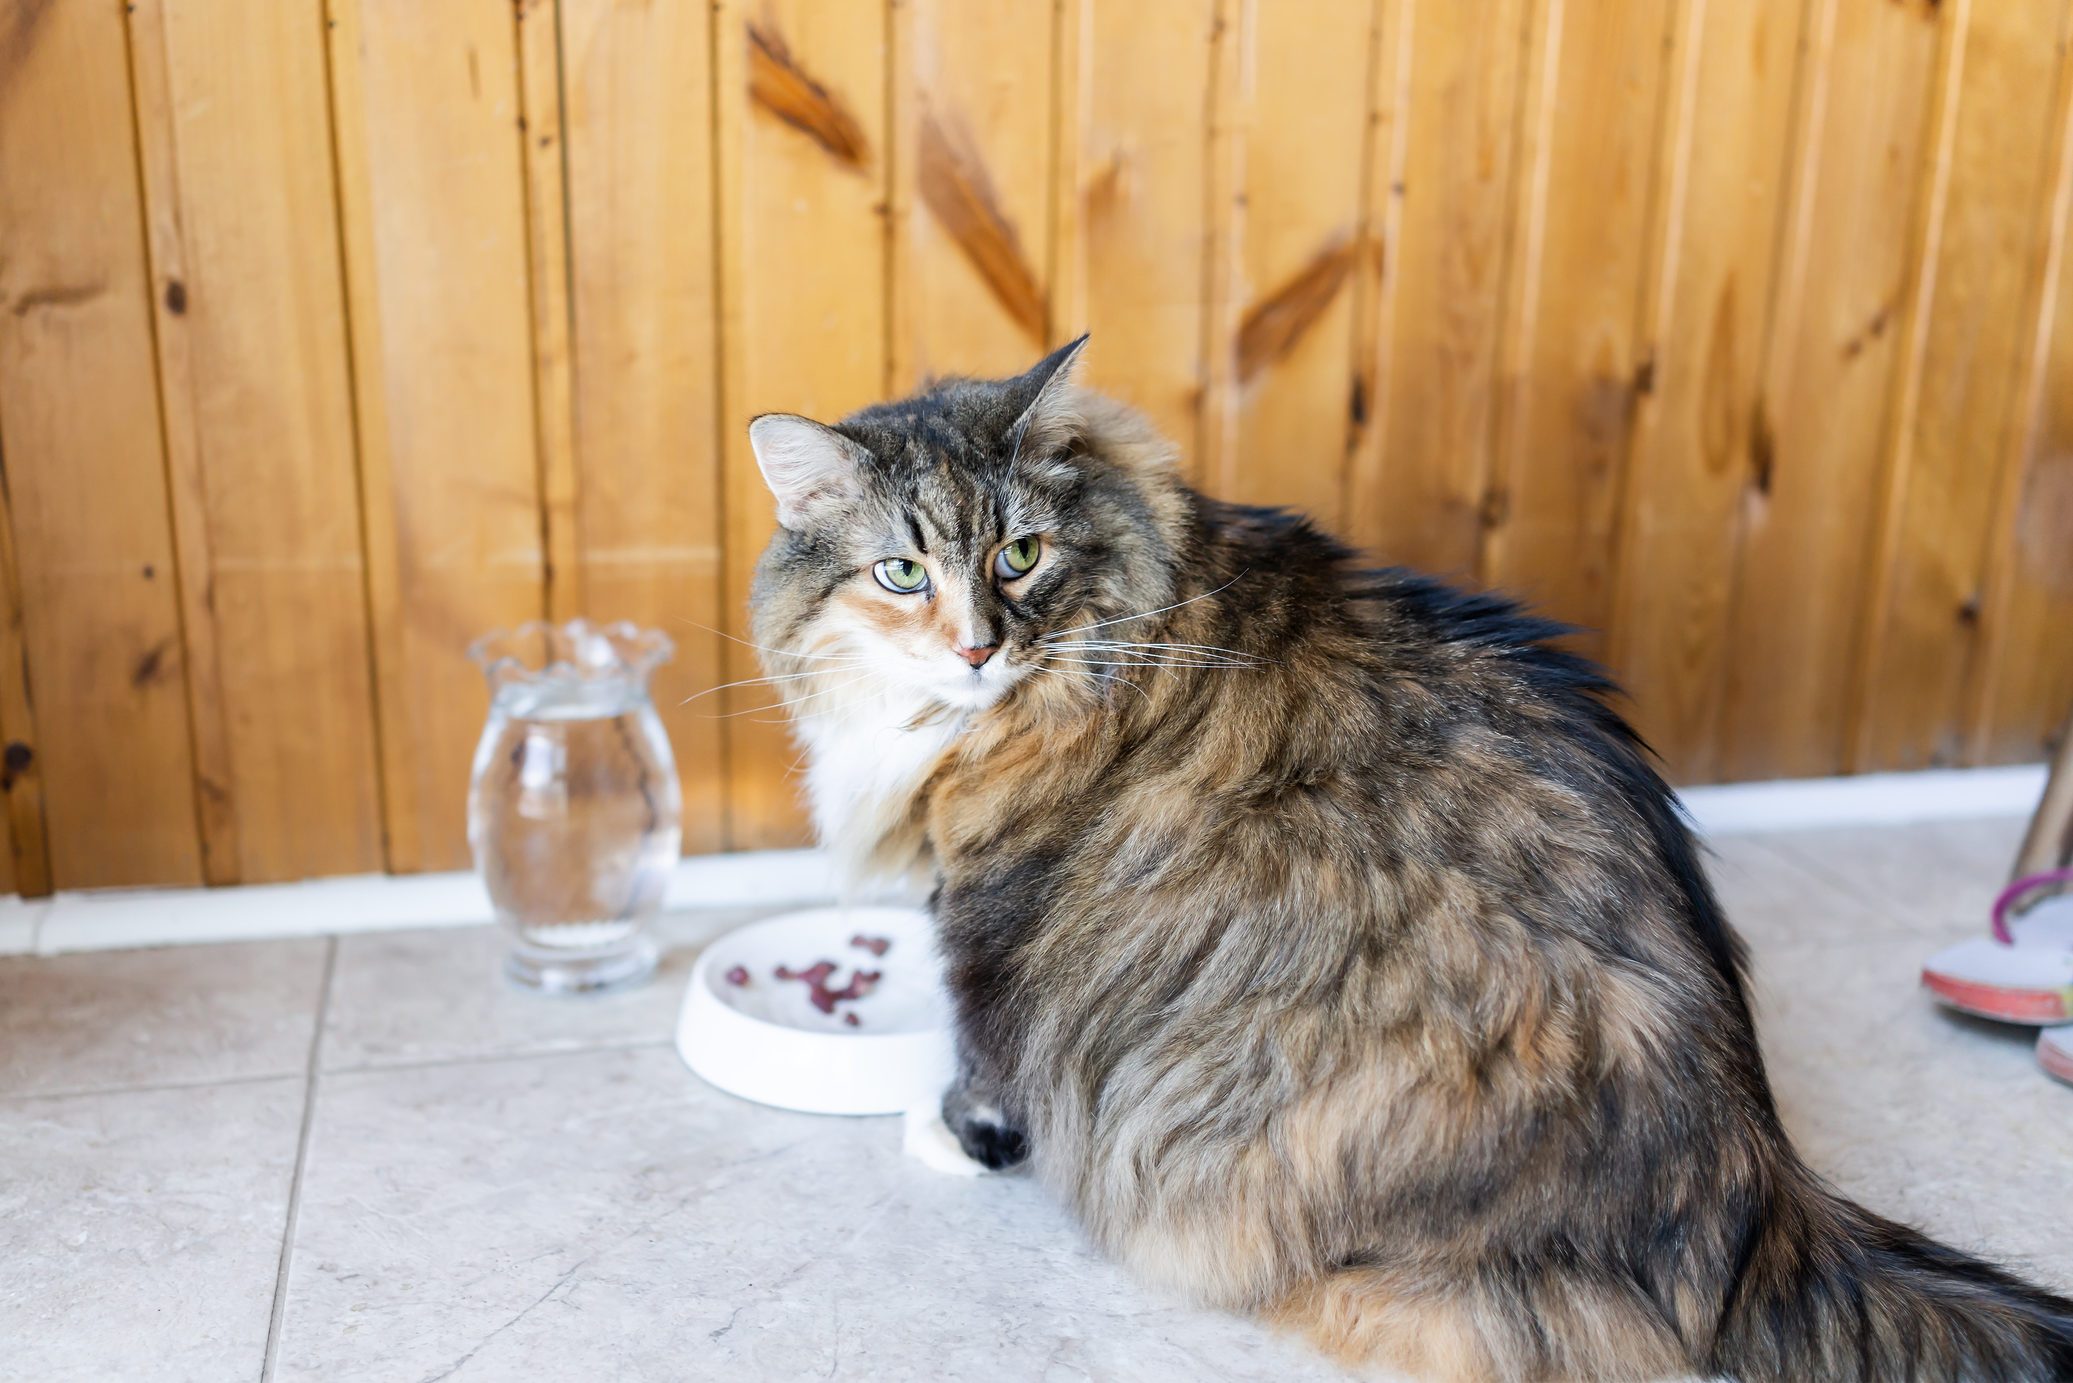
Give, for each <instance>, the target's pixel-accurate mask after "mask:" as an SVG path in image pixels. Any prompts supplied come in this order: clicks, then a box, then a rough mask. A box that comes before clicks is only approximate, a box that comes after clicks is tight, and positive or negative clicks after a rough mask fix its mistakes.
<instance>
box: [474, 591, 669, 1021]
mask: <svg viewBox="0 0 2073 1383" xmlns="http://www.w3.org/2000/svg"><path fill="white" fill-rule="evenodd" d="M673 651H674V650H673V649H672V647H671V644H670V641H669V639H668V638H667V637H665V636H664V635H662V634H660V633H657V632H656V631H654V630H643V629H636V628H635V627H634V626H633V625H631V624H611V625H593V624H591V623H589V622H588V621H586V620H575V621H573V622H571V623H568V624H562V625H550V624H546V623H540V622H535V623H531V624H524V625H520V626H519V627H518V628H516V629H513V630H509V631H506V632H503V633H497V634H491V635H489V636H488V637H486V638H484V639H481V640H479V641H478V642H477V643H476V644H475V645H474V646H473V647H472V648H471V649H469V656H470V657H472V658H473V659H474V660H475V661H476V663H478V664H479V665H480V666H481V668H482V671H483V675H484V676H485V677H487V678H488V679H489V688H490V708H489V720H488V723H486V724H485V725H484V726H483V727H482V739H481V741H480V742H479V743H478V744H477V745H476V748H475V767H474V772H473V774H472V776H471V779H470V782H469V791H468V843H469V845H470V846H472V847H473V849H474V852H475V867H476V869H477V870H478V871H480V873H481V875H482V881H483V883H484V884H485V885H487V886H488V889H489V896H490V902H491V904H492V905H493V906H494V907H495V909H496V915H497V921H498V922H499V923H501V924H502V925H503V927H504V928H505V930H506V932H507V933H508V934H509V937H510V944H509V948H508V950H507V952H506V956H505V962H504V969H505V973H506V974H507V975H508V976H509V977H510V978H511V980H512V981H513V982H514V983H516V984H518V985H520V986H522V987H524V988H527V989H533V990H539V991H542V992H547V993H595V992H598V991H602V990H610V989H619V988H624V987H627V986H630V985H635V984H639V983H640V982H642V981H643V980H645V979H647V977H648V976H649V975H650V974H652V973H653V972H654V969H655V943H654V941H653V939H652V938H651V937H650V936H649V935H648V927H649V923H651V922H652V921H653V920H654V917H655V914H656V913H657V912H658V911H660V910H661V907H662V898H663V892H664V889H665V886H666V885H667V883H668V881H669V876H670V871H671V869H672V868H673V867H674V865H675V864H676V861H677V850H678V844H679V842H680V840H681V839H682V813H683V801H682V796H681V794H680V792H679V791H678V788H677V774H676V764H675V761H674V759H673V758H672V756H671V754H670V751H669V737H668V735H667V734H666V733H664V731H663V728H662V721H661V720H660V718H658V717H657V716H656V714H655V705H654V703H653V702H652V701H651V700H650V699H649V696H648V677H649V674H651V673H652V672H653V671H654V670H655V669H656V668H657V667H659V666H661V665H662V664H663V663H665V662H667V661H668V660H669V657H670V654H671V653H672V652H673Z"/></svg>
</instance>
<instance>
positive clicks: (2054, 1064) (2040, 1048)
mask: <svg viewBox="0 0 2073 1383" xmlns="http://www.w3.org/2000/svg"><path fill="white" fill-rule="evenodd" d="M2037 1064H2038V1065H2039V1066H2042V1067H2043V1068H2044V1074H2046V1075H2047V1076H2051V1077H2053V1078H2054V1079H2056V1080H2062V1081H2064V1082H2066V1084H2068V1085H2073V1052H2068V1051H2066V1050H2065V1049H2064V1048H2063V1047H2059V1046H2057V1045H2056V1044H2054V1043H2050V1042H2046V1041H2045V1040H2043V1039H2042V1038H2039V1039H2038V1040H2037Z"/></svg>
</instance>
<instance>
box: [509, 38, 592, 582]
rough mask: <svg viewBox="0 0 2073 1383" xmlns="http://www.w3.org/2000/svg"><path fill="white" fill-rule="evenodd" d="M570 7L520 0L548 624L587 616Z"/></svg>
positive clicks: (529, 258) (535, 403) (535, 404)
mask: <svg viewBox="0 0 2073 1383" xmlns="http://www.w3.org/2000/svg"><path fill="white" fill-rule="evenodd" d="M562 8H563V7H562V6H561V5H560V4H559V3H557V0H518V3H517V8H516V13H517V15H518V66H519V99H520V102H521V111H520V116H519V132H520V135H521V137H522V139H523V140H524V145H525V211H526V255H527V263H528V267H529V270H530V274H531V281H530V287H531V302H532V311H533V426H534V432H535V436H536V438H537V442H538V447H539V471H540V527H541V542H542V544H543V547H544V549H545V563H546V578H547V617H548V618H549V619H552V620H556V621H563V620H569V619H573V618H575V617H576V616H577V615H578V614H580V613H581V612H582V611H583V610H584V609H585V605H584V593H583V569H582V564H581V563H580V562H579V561H578V559H577V535H576V522H577V521H576V504H577V483H578V482H577V476H576V469H577V467H576V439H575V418H574V413H575V407H576V400H575V386H574V383H573V381H572V378H571V371H572V368H573V367H572V364H571V362H570V358H569V354H570V349H571V346H570V341H569V335H570V313H571V305H570V302H569V297H570V293H571V291H572V289H571V287H570V282H569V280H570V276H571V273H572V269H571V266H570V263H569V259H570V253H569V235H570V232H571V228H570V226H569V215H570V206H569V189H568V186H567V165H568V159H567V156H566V152H565V150H564V147H563V138H564V135H565V126H566V120H565V117H564V112H563V110H562V87H563V82H564V77H563V71H562V32H561V31H562V27H563V20H562Z"/></svg>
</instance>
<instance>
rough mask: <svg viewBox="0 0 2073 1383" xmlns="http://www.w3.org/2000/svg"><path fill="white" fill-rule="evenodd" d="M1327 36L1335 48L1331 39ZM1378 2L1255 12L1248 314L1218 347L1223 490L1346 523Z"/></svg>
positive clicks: (1245, 125)
mask: <svg viewBox="0 0 2073 1383" xmlns="http://www.w3.org/2000/svg"><path fill="white" fill-rule="evenodd" d="M1327 36H1329V41H1325V40H1326V39H1327ZM1374 37H1375V33H1374V5H1373V3H1372V0H1329V3H1316V4H1311V5H1305V6H1301V7H1291V6H1282V5H1256V6H1251V7H1248V9H1247V10H1246V12H1245V23H1244V24H1243V26H1242V27H1241V28H1240V30H1239V38H1240V42H1241V43H1242V44H1243V47H1244V61H1243V69H1242V79H1241V81H1240V85H1239V89H1238V92H1237V101H1238V105H1237V110H1236V112H1235V114H1234V122H1235V125H1236V129H1237V137H1238V139H1239V140H1240V141H1241V145H1242V148H1241V150H1240V152H1239V155H1238V160H1239V161H1238V167H1239V168H1240V169H1241V170H1242V171H1241V173H1240V184H1239V193H1238V196H1239V202H1240V205H1241V207H1242V213H1241V214H1240V216H1239V217H1238V218H1237V221H1236V227H1237V231H1236V235H1235V237H1234V242H1233V243H1234V248H1235V266H1234V267H1235V274H1234V290H1235V302H1234V306H1235V311H1234V313H1233V314H1232V317H1233V320H1230V321H1228V322H1226V323H1220V324H1216V326H1213V327H1212V330H1213V331H1215V330H1216V328H1217V326H1221V327H1224V328H1226V329H1227V330H1228V334H1221V333H1220V334H1218V335H1215V336H1213V337H1212V348H1213V349H1214V350H1216V351H1217V352H1219V353H1220V354H1222V355H1223V356H1224V357H1225V359H1226V360H1227V362H1228V368H1229V372H1230V379H1231V389H1232V394H1231V400H1230V409H1229V425H1230V434H1229V440H1228V443H1227V444H1225V445H1222V446H1220V447H1218V448H1217V449H1216V451H1215V469H1214V470H1213V471H1212V472H1211V473H1210V477H1209V478H1210V486H1211V489H1212V490H1214V491H1215V492H1216V493H1218V494H1219V495H1221V496H1223V497H1226V498H1229V499H1234V500H1239V501H1242V502H1247V503H1263V504H1282V505H1288V506H1290V507H1292V508H1296V509H1300V510H1303V511H1304V512H1306V513H1308V514H1310V515H1311V516H1313V517H1314V518H1316V519H1317V520H1318V521H1319V522H1320V523H1322V524H1324V525H1326V526H1327V527H1333V528H1336V527H1337V526H1338V524H1339V521H1340V517H1341V515H1340V513H1339V509H1340V505H1341V502H1342V500H1343V498H1344V480H1345V469H1346V455H1347V444H1348V440H1349V438H1350V436H1351V423H1350V420H1349V402H1350V399H1351V389H1352V382H1353V377H1352V359H1353V322H1354V311H1353V292H1352V286H1353V284H1354V282H1355V281H1356V278H1357V274H1356V269H1357V266H1358V265H1359V263H1360V261H1361V259H1362V257H1363V256H1364V255H1366V254H1368V253H1370V250H1369V247H1368V246H1366V245H1364V244H1363V243H1362V240H1361V235H1362V232H1363V230H1364V228H1365V214H1364V213H1365V207H1364V205H1363V195H1364V193H1365V188H1366V184H1365V177H1366V173H1367V163H1368V153H1369V134H1370V130H1371V126H1370V123H1369V120H1368V112H1369V108H1370V95H1371V83H1372V81H1373V78H1374V75H1375V73H1374V67H1375V61H1376V56H1377V55H1376V50H1375V45H1374Z"/></svg>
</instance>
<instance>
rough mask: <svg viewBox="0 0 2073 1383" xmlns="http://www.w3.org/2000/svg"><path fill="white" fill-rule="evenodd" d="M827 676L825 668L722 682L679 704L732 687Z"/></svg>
mask: <svg viewBox="0 0 2073 1383" xmlns="http://www.w3.org/2000/svg"><path fill="white" fill-rule="evenodd" d="M826 675H827V672H826V669H824V668H809V669H808V670H807V671H805V672H779V673H774V674H772V675H771V676H769V677H744V678H742V679H741V680H740V681H738V682H722V683H721V684H720V685H719V686H717V687H707V688H706V689H705V690H704V691H701V692H693V693H691V695H689V696H687V697H685V698H684V699H683V700H682V701H679V702H678V703H677V704H678V705H679V706H688V705H690V704H691V703H692V702H694V701H698V700H701V699H702V698H704V697H708V696H711V695H712V694H713V693H714V692H723V691H726V690H728V689H729V688H731V687H754V686H758V685H764V684H768V685H772V686H775V685H776V684H777V683H779V682H796V681H799V680H800V679H802V678H806V677H824V676H826Z"/></svg>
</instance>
